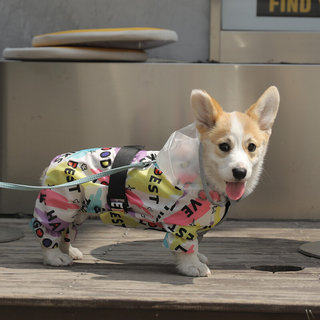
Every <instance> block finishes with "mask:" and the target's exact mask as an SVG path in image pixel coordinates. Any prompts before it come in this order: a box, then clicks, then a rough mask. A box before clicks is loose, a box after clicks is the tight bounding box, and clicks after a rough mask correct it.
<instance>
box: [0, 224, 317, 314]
mask: <svg viewBox="0 0 320 320" xmlns="http://www.w3.org/2000/svg"><path fill="white" fill-rule="evenodd" d="M0 225H1V226H11V227H13V226H14V227H16V228H20V229H21V230H22V231H23V232H24V234H25V236H24V238H23V239H20V240H18V241H14V242H9V243H6V244H0V310H1V307H4V306H6V307H9V306H15V307H16V306H20V307H28V306H34V305H35V304H36V305H38V306H43V307H48V308H50V307H52V306H55V307H57V306H60V307H61V308H63V307H65V306H69V307H74V308H80V307H81V308H84V307H88V308H93V306H94V307H95V308H97V309H98V308H107V309H110V308H113V307H114V306H115V305H117V306H119V308H120V309H128V310H129V309H137V308H138V309H139V308H140V309H144V310H147V309H148V308H155V309H156V310H178V309H179V310H201V311H203V312H204V311H208V312H209V311H210V312H213V311H214V312H225V313H231V312H234V313H237V312H242V313H243V312H249V313H250V312H251V313H252V312H258V313H259V312H260V313H261V314H262V313H263V312H269V313H272V314H276V313H279V314H285V313H287V312H289V310H290V312H291V313H296V314H299V315H301V316H302V315H303V316H304V317H306V313H305V312H306V310H309V309H311V310H312V313H313V314H314V315H317V314H320V280H319V273H320V260H318V259H315V258H310V257H306V256H304V255H302V254H300V253H298V247H299V245H300V244H301V243H303V242H305V241H315V240H319V228H320V222H278V221H277V222H258V221H257V222H250V221H227V222H225V223H224V224H222V225H221V227H219V228H217V229H216V230H214V231H212V232H210V233H208V234H207V236H206V237H205V239H204V240H203V242H202V243H201V245H200V248H201V252H203V253H204V254H205V255H207V257H208V258H209V261H210V263H209V266H210V268H211V270H212V275H211V276H210V277H208V278H191V277H185V276H181V275H178V274H177V273H176V271H175V267H174V265H173V259H172V257H171V254H170V253H169V252H168V251H167V249H165V248H163V247H162V246H161V242H162V238H163V236H164V234H163V233H161V232H156V231H151V230H137V229H130V230H127V229H122V228H114V227H110V226H105V225H103V224H101V223H100V222H99V221H95V220H90V221H87V222H86V223H85V224H84V225H83V227H82V228H81V230H80V232H79V235H78V238H77V240H76V243H75V246H76V247H79V248H80V249H81V250H82V251H83V252H84V259H83V260H82V261H77V262H75V263H74V265H73V266H71V267H64V268H55V267H48V266H43V265H42V263H41V256H40V248H39V246H38V243H37V242H36V240H34V239H33V235H32V234H31V231H30V230H29V228H28V221H27V220H24V219H19V220H13V219H0ZM255 265H282V266H285V265H293V266H300V267H301V268H303V269H302V270H301V271H295V272H276V273H271V272H267V271H257V270H253V269H251V267H252V266H255ZM112 306H113V307H112Z"/></svg>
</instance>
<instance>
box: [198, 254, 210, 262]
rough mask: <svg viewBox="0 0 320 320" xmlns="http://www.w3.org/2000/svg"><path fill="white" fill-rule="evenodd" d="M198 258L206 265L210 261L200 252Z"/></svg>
mask: <svg viewBox="0 0 320 320" xmlns="http://www.w3.org/2000/svg"><path fill="white" fill-rule="evenodd" d="M198 258H199V260H200V261H201V262H202V263H205V264H207V263H208V261H209V260H208V258H207V257H206V256H205V255H204V254H202V253H200V252H198Z"/></svg>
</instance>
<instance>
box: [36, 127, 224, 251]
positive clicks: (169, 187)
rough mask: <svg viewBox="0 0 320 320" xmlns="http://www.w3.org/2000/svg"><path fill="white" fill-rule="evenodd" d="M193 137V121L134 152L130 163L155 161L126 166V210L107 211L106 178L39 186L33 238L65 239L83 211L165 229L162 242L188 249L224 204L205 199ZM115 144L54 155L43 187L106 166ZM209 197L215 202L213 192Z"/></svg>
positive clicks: (49, 242)
mask: <svg viewBox="0 0 320 320" xmlns="http://www.w3.org/2000/svg"><path fill="white" fill-rule="evenodd" d="M198 149H199V139H198V137H197V135H196V130H195V127H194V125H193V124H192V125H190V126H188V127H186V128H184V129H182V130H180V131H176V132H175V133H173V134H172V135H171V137H170V138H169V140H168V142H167V143H166V145H165V146H164V148H163V149H162V150H161V151H160V152H154V151H144V150H142V151H139V152H138V153H137V154H136V156H135V157H134V159H133V162H140V161H149V160H156V163H153V164H151V165H149V166H147V167H145V168H142V169H130V170H129V171H128V173H127V177H126V182H125V194H126V197H127V200H128V208H127V210H126V211H124V210H121V209H119V210H115V209H112V210H111V209H110V206H109V205H108V203H107V193H108V186H109V179H110V177H104V178H101V179H98V180H96V181H92V182H89V183H85V184H81V185H76V186H73V187H70V188H61V189H55V190H49V189H43V190H42V191H41V192H40V193H39V195H38V198H37V201H36V206H35V210H34V218H33V220H32V228H33V230H34V234H35V236H36V237H37V238H38V239H39V241H40V242H41V245H42V246H43V247H45V248H56V247H58V246H59V241H60V239H61V236H62V239H64V241H67V242H68V241H70V236H69V231H70V228H76V225H77V221H78V220H79V219H78V218H79V217H81V215H86V213H96V214H100V217H101V220H102V221H103V222H104V223H108V224H113V225H116V226H122V227H142V228H147V229H150V228H151V229H156V230H161V231H165V232H166V236H165V239H164V242H163V244H164V246H165V247H167V248H169V249H171V250H173V251H180V252H186V253H192V252H194V250H195V249H197V245H198V241H197V237H198V236H199V235H201V234H203V233H205V232H206V231H208V230H209V229H211V228H212V227H213V226H215V225H217V224H218V223H219V222H220V221H221V220H222V219H223V217H224V216H225V214H226V212H227V208H228V205H226V206H219V205H217V204H215V203H214V202H213V203H212V202H210V201H209V200H207V196H206V193H205V192H204V191H203V187H202V182H201V178H200V175H199V159H198ZM119 150H120V148H96V149H87V150H82V151H78V152H70V153H65V154H62V155H59V156H57V157H56V158H54V159H53V160H52V162H51V164H50V166H49V168H48V169H47V171H46V176H45V185H49V186H51V185H58V184H62V183H66V182H70V181H73V180H77V179H81V178H84V177H85V176H89V175H93V174H96V173H99V172H101V171H104V170H107V169H110V168H111V167H112V164H113V160H114V159H115V156H116V154H117V153H118V152H119ZM210 195H211V198H212V199H213V200H214V201H217V202H219V201H220V196H219V194H217V193H216V192H214V191H211V192H210Z"/></svg>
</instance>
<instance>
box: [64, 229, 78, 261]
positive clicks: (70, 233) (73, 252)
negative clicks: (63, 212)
mask: <svg viewBox="0 0 320 320" xmlns="http://www.w3.org/2000/svg"><path fill="white" fill-rule="evenodd" d="M76 232H77V231H76V227H75V226H74V225H72V226H70V227H69V228H68V230H67V232H66V233H65V234H64V235H63V236H62V237H61V239H60V243H59V248H60V250H61V251H62V252H63V253H65V254H68V255H69V256H70V257H71V258H72V259H73V260H81V259H82V258H83V254H82V252H81V251H80V250H79V249H77V248H75V247H73V246H72V245H71V243H72V241H73V240H74V239H75V236H76Z"/></svg>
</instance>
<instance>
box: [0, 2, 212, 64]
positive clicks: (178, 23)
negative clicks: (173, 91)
mask: <svg viewBox="0 0 320 320" xmlns="http://www.w3.org/2000/svg"><path fill="white" fill-rule="evenodd" d="M209 8H210V0H196V1H194V0H90V1H86V0H67V1H66V0H27V1H26V0H0V30H1V31H0V34H1V36H0V52H2V50H3V49H4V48H5V47H28V46H30V45H31V39H32V37H33V36H34V35H37V34H42V33H48V32H55V31H60V30H68V29H85V28H115V27H158V28H165V29H171V30H175V31H176V32H177V33H178V36H179V41H178V43H176V44H171V45H168V46H165V47H163V48H158V49H153V50H150V51H149V56H150V57H151V58H155V59H167V60H178V61H186V62H194V61H201V62H203V61H207V60H208V57H209V25H210V10H209Z"/></svg>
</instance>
